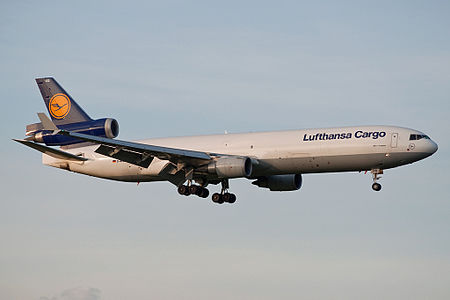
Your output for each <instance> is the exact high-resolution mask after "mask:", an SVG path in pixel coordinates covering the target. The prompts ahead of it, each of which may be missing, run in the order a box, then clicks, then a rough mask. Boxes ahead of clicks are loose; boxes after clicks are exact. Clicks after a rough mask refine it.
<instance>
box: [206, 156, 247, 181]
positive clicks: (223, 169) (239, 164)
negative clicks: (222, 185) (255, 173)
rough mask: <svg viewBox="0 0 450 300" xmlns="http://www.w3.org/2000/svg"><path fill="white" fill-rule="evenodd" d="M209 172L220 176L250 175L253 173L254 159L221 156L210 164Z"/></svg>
mask: <svg viewBox="0 0 450 300" xmlns="http://www.w3.org/2000/svg"><path fill="white" fill-rule="evenodd" d="M208 173H210V174H217V176H218V177H219V178H237V177H248V176H250V175H251V174H252V160H251V159H250V158H248V157H227V156H225V157H220V158H219V159H217V160H216V161H214V162H212V163H210V164H209V165H208Z"/></svg>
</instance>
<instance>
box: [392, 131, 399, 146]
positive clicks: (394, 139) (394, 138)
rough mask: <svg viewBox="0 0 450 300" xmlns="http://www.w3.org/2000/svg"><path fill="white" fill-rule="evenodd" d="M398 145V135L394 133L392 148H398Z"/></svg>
mask: <svg viewBox="0 0 450 300" xmlns="http://www.w3.org/2000/svg"><path fill="white" fill-rule="evenodd" d="M397 143H398V133H392V136H391V148H397Z"/></svg>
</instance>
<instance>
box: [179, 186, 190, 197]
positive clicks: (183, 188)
mask: <svg viewBox="0 0 450 300" xmlns="http://www.w3.org/2000/svg"><path fill="white" fill-rule="evenodd" d="M178 194H180V195H185V196H188V195H189V188H188V187H187V186H185V185H180V186H179V187H178Z"/></svg>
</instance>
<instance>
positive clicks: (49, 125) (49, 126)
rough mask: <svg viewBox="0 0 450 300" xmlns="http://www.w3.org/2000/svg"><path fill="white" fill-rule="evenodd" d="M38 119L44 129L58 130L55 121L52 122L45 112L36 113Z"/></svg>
mask: <svg viewBox="0 0 450 300" xmlns="http://www.w3.org/2000/svg"><path fill="white" fill-rule="evenodd" d="M37 115H38V117H39V120H41V123H42V128H43V129H44V130H58V127H56V125H55V123H53V122H52V121H51V120H50V119H49V118H48V117H47V115H46V114H44V113H37Z"/></svg>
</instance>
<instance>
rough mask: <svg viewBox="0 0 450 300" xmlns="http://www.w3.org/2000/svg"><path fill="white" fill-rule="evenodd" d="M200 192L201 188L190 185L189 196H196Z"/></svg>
mask: <svg viewBox="0 0 450 300" xmlns="http://www.w3.org/2000/svg"><path fill="white" fill-rule="evenodd" d="M200 190H201V188H200V187H199V186H198V185H191V186H190V187H189V194H191V195H198V193H199V192H200Z"/></svg>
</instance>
